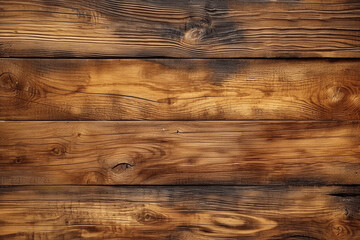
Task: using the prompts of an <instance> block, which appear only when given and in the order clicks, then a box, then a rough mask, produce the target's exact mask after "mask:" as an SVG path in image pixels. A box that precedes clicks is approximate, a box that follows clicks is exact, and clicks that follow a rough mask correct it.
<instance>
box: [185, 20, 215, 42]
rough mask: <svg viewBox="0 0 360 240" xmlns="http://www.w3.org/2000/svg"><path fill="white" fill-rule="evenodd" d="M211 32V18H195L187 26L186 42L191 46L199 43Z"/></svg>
mask: <svg viewBox="0 0 360 240" xmlns="http://www.w3.org/2000/svg"><path fill="white" fill-rule="evenodd" d="M210 32H211V21H210V18H209V16H206V17H205V18H196V17H193V18H191V19H190V21H188V22H187V23H186V25H185V33H184V41H185V42H186V43H190V44H196V43H199V42H200V41H201V40H202V39H203V38H205V37H206V36H207V35H208V34H209V33H210Z"/></svg>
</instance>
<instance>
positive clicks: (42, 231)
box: [0, 186, 360, 240]
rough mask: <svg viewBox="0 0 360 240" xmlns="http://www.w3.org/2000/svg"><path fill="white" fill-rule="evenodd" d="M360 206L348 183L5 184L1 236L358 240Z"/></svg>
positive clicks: (1, 199) (358, 193)
mask: <svg viewBox="0 0 360 240" xmlns="http://www.w3.org/2000/svg"><path fill="white" fill-rule="evenodd" d="M359 206H360V191H359V188H351V187H226V186H222V187H220V186H219V187H210V186H208V187H196V186H193V187H191V188H189V187H151V188H139V187H90V186H88V187H76V186H74V187H71V188H70V187H66V188H64V187H61V186H59V187H44V186H43V187H10V188H0V219H1V224H0V238H1V239H7V240H8V239H16V240H21V239H141V240H143V239H164V240H165V239H166V240H167V239H177V240H195V239H196V240H199V239H200V240H205V239H289V240H290V239H314V240H323V239H331V240H346V239H353V240H355V239H359V236H360V229H359V227H358V226H359V224H360V220H359V219H360V213H359Z"/></svg>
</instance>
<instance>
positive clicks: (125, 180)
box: [0, 121, 360, 185]
mask: <svg viewBox="0 0 360 240" xmlns="http://www.w3.org/2000/svg"><path fill="white" fill-rule="evenodd" d="M359 136H360V124H359V123H341V122H310V121H306V122H271V121H267V122H256V121H250V122H232V121H225V122H219V121H215V122H211V121H206V122H179V121H176V122H153V121H152V122H146V121H145V122H144V121H141V122H136V121H135V122H1V123H0V159H1V160H0V163H1V164H0V176H1V178H0V180H1V182H0V184H1V185H29V184H30V185H38V184H40V185H44V184H45V185H51V184H103V185H113V184H127V185H128V184H140V185H142V184H145V185H148V184H160V185H168V184H169V185H170V184H171V185H172V184H174V185H176V184H186V185H187V184H190V185H192V184H298V185H307V184H321V185H328V184H360V161H359V157H360V144H359V143H360V138H359Z"/></svg>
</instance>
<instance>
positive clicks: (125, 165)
mask: <svg viewBox="0 0 360 240" xmlns="http://www.w3.org/2000/svg"><path fill="white" fill-rule="evenodd" d="M131 167H133V165H131V164H130V163H126V162H122V163H118V164H116V165H115V166H113V167H112V168H111V169H112V170H116V171H118V172H119V171H120V172H123V171H125V170H127V169H129V168H131Z"/></svg>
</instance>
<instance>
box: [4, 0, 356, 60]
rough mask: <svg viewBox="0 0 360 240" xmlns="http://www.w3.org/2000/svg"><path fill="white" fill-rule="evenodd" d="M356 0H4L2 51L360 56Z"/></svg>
mask: <svg viewBox="0 0 360 240" xmlns="http://www.w3.org/2000/svg"><path fill="white" fill-rule="evenodd" d="M359 21H360V2H359V1H358V0H299V1H294V0H280V1H269V0H256V1H253V0H218V1H215V0H214V1H211V0H194V1H188V0H177V1H172V0H150V1H145V0H122V1H117V0H78V1H71V0H54V1H48V0H18V1H14V0H1V1H0V56H2V57H104V56H117V57H119V56H122V57H144V56H152V57H153V56H165V57H201V58H203V57H205V58H207V57H360V38H359V33H360V24H359Z"/></svg>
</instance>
